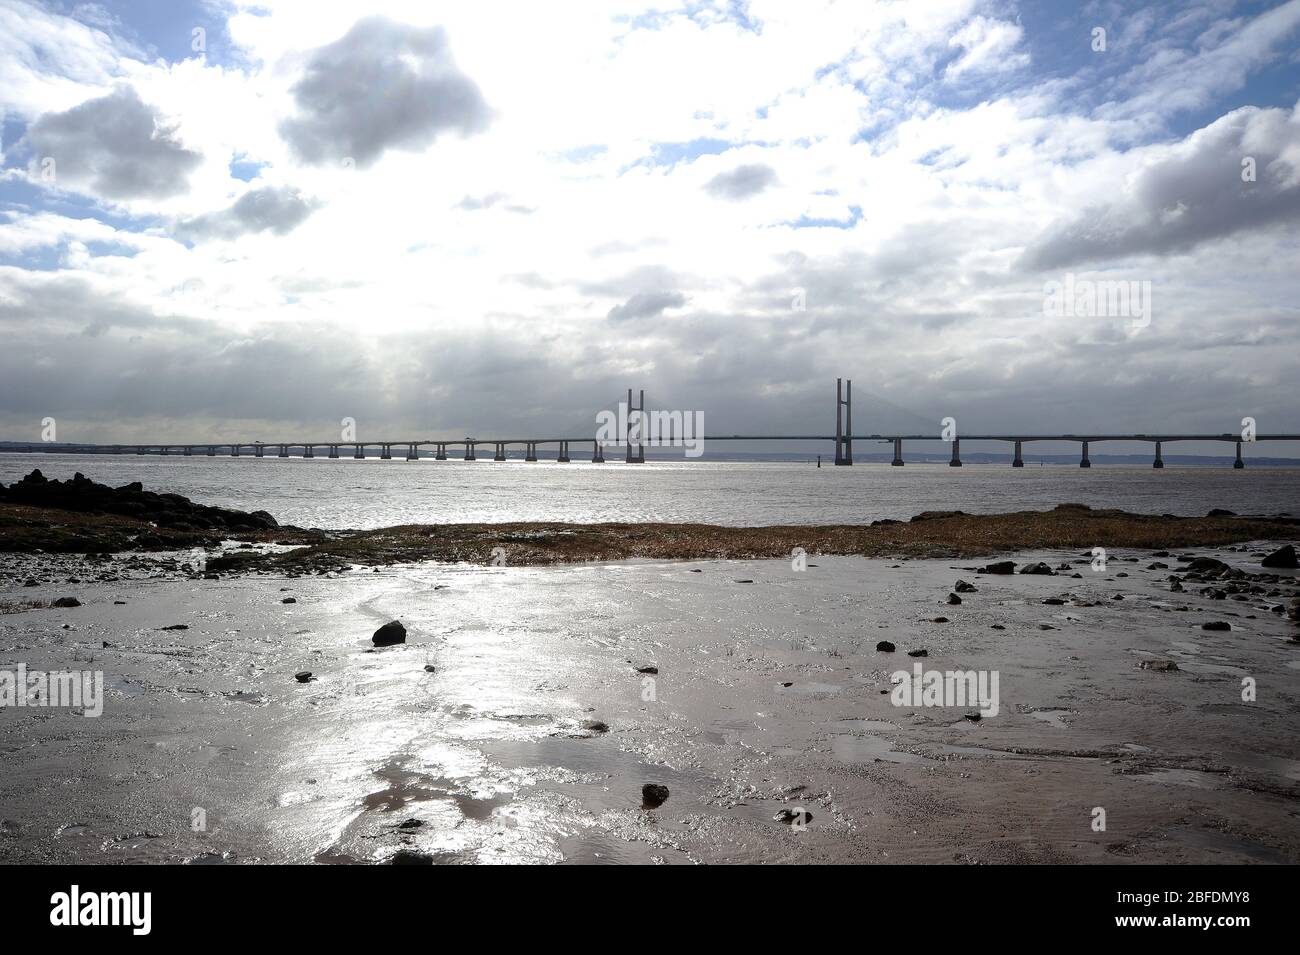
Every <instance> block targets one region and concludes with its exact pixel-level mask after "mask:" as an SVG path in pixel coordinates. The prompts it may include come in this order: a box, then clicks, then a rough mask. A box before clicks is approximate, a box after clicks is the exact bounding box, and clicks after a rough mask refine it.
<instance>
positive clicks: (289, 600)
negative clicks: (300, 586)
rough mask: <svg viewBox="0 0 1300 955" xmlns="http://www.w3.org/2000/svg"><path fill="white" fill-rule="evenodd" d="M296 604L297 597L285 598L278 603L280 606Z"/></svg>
mask: <svg viewBox="0 0 1300 955" xmlns="http://www.w3.org/2000/svg"><path fill="white" fill-rule="evenodd" d="M297 602H298V598H297V597H285V598H284V599H283V600H281V601H280V603H282V604H296V603H297Z"/></svg>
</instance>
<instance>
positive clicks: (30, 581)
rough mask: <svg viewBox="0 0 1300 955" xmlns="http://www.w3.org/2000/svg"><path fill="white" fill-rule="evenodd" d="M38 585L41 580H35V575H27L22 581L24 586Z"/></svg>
mask: <svg viewBox="0 0 1300 955" xmlns="http://www.w3.org/2000/svg"><path fill="white" fill-rule="evenodd" d="M40 585H41V582H40V581H39V580H37V579H36V578H35V577H28V578H27V579H26V580H24V581H23V586H24V587H39V586H40Z"/></svg>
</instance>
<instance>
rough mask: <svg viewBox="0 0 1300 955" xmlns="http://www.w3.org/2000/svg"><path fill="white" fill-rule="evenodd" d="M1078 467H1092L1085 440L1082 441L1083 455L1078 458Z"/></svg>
mask: <svg viewBox="0 0 1300 955" xmlns="http://www.w3.org/2000/svg"><path fill="white" fill-rule="evenodd" d="M1079 467H1081V468H1090V467H1092V462H1091V461H1089V460H1088V442H1087V441H1085V442H1083V457H1082V458H1080V459H1079Z"/></svg>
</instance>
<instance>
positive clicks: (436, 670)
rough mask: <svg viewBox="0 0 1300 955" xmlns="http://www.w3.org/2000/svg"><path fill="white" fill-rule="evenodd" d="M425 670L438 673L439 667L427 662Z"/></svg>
mask: <svg viewBox="0 0 1300 955" xmlns="http://www.w3.org/2000/svg"><path fill="white" fill-rule="evenodd" d="M424 672H425V673H437V672H438V668H437V667H436V666H434V665H433V664H432V663H426V664H425V665H424Z"/></svg>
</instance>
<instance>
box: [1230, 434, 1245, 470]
mask: <svg viewBox="0 0 1300 955" xmlns="http://www.w3.org/2000/svg"><path fill="white" fill-rule="evenodd" d="M1245 466H1246V462H1245V461H1243V460H1241V442H1240V441H1238V442H1237V460H1235V461H1233V462H1232V467H1233V470H1235V471H1240V470H1241V469H1242V468H1244V467H1245Z"/></svg>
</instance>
